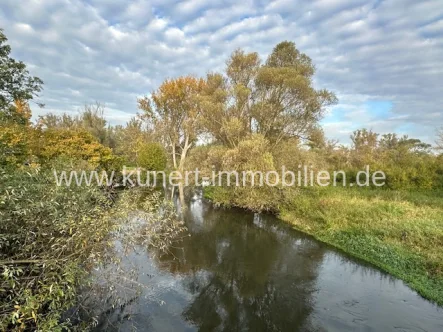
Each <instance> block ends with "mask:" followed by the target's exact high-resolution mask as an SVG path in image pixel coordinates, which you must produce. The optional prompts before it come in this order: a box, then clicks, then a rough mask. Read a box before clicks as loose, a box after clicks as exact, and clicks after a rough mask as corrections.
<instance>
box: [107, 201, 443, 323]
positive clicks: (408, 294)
mask: <svg viewBox="0 0 443 332" xmlns="http://www.w3.org/2000/svg"><path fill="white" fill-rule="evenodd" d="M185 219H186V224H187V227H188V229H189V232H190V234H191V236H190V237H187V238H185V239H184V240H183V241H182V242H180V243H179V244H178V245H177V246H178V248H173V249H172V250H171V254H169V255H163V256H159V255H156V256H154V254H153V253H152V252H148V251H145V250H143V251H141V252H140V253H139V254H133V255H131V256H130V261H131V263H132V264H134V265H135V266H137V267H138V281H139V282H140V283H142V284H145V285H147V286H148V287H147V288H145V289H143V291H142V294H141V295H140V296H139V297H137V299H136V300H134V301H133V302H132V304H130V305H129V306H127V307H125V309H124V312H120V313H115V312H114V313H113V314H109V315H108V317H106V319H105V320H104V321H102V322H101V324H100V325H99V327H98V328H99V330H102V331H119V330H121V331H131V330H132V329H133V328H136V329H137V331H196V330H199V331H443V310H442V309H439V308H437V307H436V306H435V305H433V304H431V303H429V302H427V301H426V300H424V299H422V298H421V297H420V296H418V295H417V294H416V293H415V292H413V291H412V290H410V289H409V288H408V287H407V286H405V285H404V284H403V282H401V281H399V280H396V279H395V278H392V277H390V276H388V275H387V274H385V273H383V272H380V271H379V270H377V269H375V268H373V267H370V266H367V265H365V264H363V263H361V262H358V261H356V260H354V259H352V258H349V257H347V256H345V255H343V254H341V253H339V252H337V251H335V250H333V249H331V248H330V247H328V246H326V245H324V244H322V243H319V242H317V241H315V240H313V239H312V238H310V237H308V236H305V235H303V234H302V233H300V232H297V231H294V230H292V229H291V228H290V227H289V226H288V225H286V224H284V223H283V222H281V221H279V220H277V219H276V218H274V217H272V216H268V215H259V214H253V213H248V212H244V211H241V210H235V209H234V210H224V209H216V208H214V207H212V206H211V205H210V204H208V203H205V202H202V201H201V200H200V199H199V198H197V197H194V199H193V200H192V201H191V202H190V203H189V206H188V209H187V210H186V211H185ZM125 312H128V313H130V317H131V318H130V319H129V320H126V319H123V320H122V321H120V322H118V321H119V318H121V317H124V316H125ZM126 317H127V316H126Z"/></svg>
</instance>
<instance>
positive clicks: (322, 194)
mask: <svg viewBox="0 0 443 332" xmlns="http://www.w3.org/2000/svg"><path fill="white" fill-rule="evenodd" d="M280 218H282V219H283V220H285V221H287V222H289V223H291V224H292V225H293V226H294V227H295V228H296V229H299V230H301V231H303V232H306V233H309V234H311V235H313V236H314V237H315V238H317V239H319V240H320V241H323V242H325V243H328V244H331V245H333V246H335V247H337V248H339V249H341V250H343V251H345V252H347V253H349V254H351V255H353V256H355V257H358V258H360V259H363V260H365V261H368V262H370V263H372V264H374V265H376V266H378V267H380V268H381V269H383V270H385V271H387V272H389V273H390V274H392V275H394V276H396V277H398V278H400V279H402V280H404V281H405V282H406V283H407V284H408V285H409V286H410V287H411V288H413V289H415V290H416V291H417V292H418V293H419V294H421V295H422V296H423V297H425V298H427V299H429V300H432V301H434V302H436V303H437V304H439V305H443V250H442V249H443V195H442V193H440V192H415V193H413V192H399V191H386V190H364V189H349V188H346V189H342V188H319V189H310V190H303V191H302V192H301V193H300V194H298V195H295V196H294V197H293V198H292V199H290V200H289V202H288V203H287V204H285V206H284V208H281V211H280Z"/></svg>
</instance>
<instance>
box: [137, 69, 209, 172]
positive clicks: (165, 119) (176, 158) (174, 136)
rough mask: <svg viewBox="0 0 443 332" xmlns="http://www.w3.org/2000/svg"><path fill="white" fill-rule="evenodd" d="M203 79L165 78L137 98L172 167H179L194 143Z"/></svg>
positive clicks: (198, 121)
mask: <svg viewBox="0 0 443 332" xmlns="http://www.w3.org/2000/svg"><path fill="white" fill-rule="evenodd" d="M204 86H205V81H204V80H203V79H199V78H195V77H192V76H185V77H179V78H177V79H173V80H166V81H165V82H164V83H163V84H162V85H161V86H160V87H159V89H158V90H157V91H155V92H153V93H152V96H151V97H150V98H149V97H145V98H142V99H139V100H138V105H139V108H140V109H141V110H143V111H144V118H146V119H147V120H148V121H150V122H152V124H153V127H154V128H155V131H156V133H157V134H158V135H159V136H160V139H161V140H162V141H163V142H164V143H165V145H166V147H167V148H168V150H169V152H170V155H171V157H172V163H173V166H174V168H175V169H177V170H179V171H182V170H183V167H184V163H185V160H186V157H187V155H188V152H189V149H190V148H191V147H192V145H193V144H195V143H196V141H197V138H198V136H199V134H200V133H201V132H202V127H201V114H202V109H201V104H200V99H199V97H200V96H201V93H202V91H203V89H204Z"/></svg>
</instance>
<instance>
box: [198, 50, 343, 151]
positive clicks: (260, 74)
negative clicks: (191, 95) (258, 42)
mask: <svg viewBox="0 0 443 332" xmlns="http://www.w3.org/2000/svg"><path fill="white" fill-rule="evenodd" d="M260 63H261V62H260V59H259V57H258V54H257V53H245V52H244V51H242V50H236V51H235V52H234V53H233V54H232V55H231V58H230V59H229V60H228V61H227V68H226V77H224V76H222V75H220V74H210V75H208V78H207V87H206V90H205V93H204V98H203V100H204V102H205V120H206V121H205V125H206V128H207V129H208V131H209V132H210V133H211V134H212V136H213V137H214V138H215V139H216V140H218V141H220V142H222V143H224V144H227V145H229V146H231V147H232V146H236V145H237V144H238V143H239V142H240V141H241V140H242V139H243V138H244V137H246V135H248V134H251V133H257V134H261V135H263V136H264V137H265V138H266V139H268V140H269V141H270V142H271V144H273V145H275V144H278V143H279V142H281V140H282V139H285V138H290V137H303V136H304V135H306V134H307V133H308V131H309V130H310V128H311V127H312V126H314V125H315V124H316V123H317V122H318V120H319V119H320V118H321V116H322V114H323V111H324V108H325V107H326V106H328V105H331V104H334V103H336V101H337V98H336V97H335V95H334V94H333V93H331V92H330V91H327V90H316V89H314V87H313V84H312V77H313V75H314V73H315V68H314V65H313V64H312V61H311V59H310V58H309V57H308V56H307V55H305V54H303V53H301V52H300V51H299V50H297V48H296V47H295V44H294V43H293V42H287V41H286V42H282V43H280V44H278V45H277V46H276V47H275V48H274V50H273V51H272V53H271V54H270V55H269V57H268V59H267V61H266V63H265V64H263V65H261V64H260Z"/></svg>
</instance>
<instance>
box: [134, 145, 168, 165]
mask: <svg viewBox="0 0 443 332" xmlns="http://www.w3.org/2000/svg"><path fill="white" fill-rule="evenodd" d="M137 166H140V167H143V168H145V169H146V170H148V171H163V170H164V169H165V168H166V154H165V151H164V149H163V146H161V144H159V143H151V142H140V143H139V146H138V155H137Z"/></svg>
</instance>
